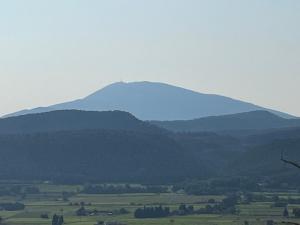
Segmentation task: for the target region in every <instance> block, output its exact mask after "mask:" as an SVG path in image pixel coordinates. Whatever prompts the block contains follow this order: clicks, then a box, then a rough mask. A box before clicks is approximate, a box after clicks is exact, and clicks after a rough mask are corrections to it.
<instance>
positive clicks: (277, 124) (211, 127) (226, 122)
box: [151, 111, 300, 132]
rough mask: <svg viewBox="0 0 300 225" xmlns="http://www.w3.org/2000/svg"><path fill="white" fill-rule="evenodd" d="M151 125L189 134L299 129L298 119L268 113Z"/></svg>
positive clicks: (255, 112)
mask: <svg viewBox="0 0 300 225" xmlns="http://www.w3.org/2000/svg"><path fill="white" fill-rule="evenodd" d="M151 123H152V124H155V125H157V126H160V127H163V128H166V129H169V130H172V131H189V132H198V131H225V130H265V129H273V128H288V127H297V126H299V127H300V119H285V118H282V117H279V116H277V115H275V114H272V113H270V112H268V111H252V112H245V113H237V114H231V115H224V116H210V117H205V118H200V119H194V120H177V121H151Z"/></svg>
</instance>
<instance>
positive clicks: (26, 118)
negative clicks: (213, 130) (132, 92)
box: [0, 110, 162, 134]
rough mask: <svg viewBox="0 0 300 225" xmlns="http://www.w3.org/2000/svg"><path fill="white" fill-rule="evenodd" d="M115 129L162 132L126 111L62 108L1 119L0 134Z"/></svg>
mask: <svg viewBox="0 0 300 225" xmlns="http://www.w3.org/2000/svg"><path fill="white" fill-rule="evenodd" d="M86 129H112V130H131V131H141V132H155V133H157V132H161V131H162V130H161V129H159V128H157V127H156V126H154V125H151V124H149V123H147V122H143V121H141V120H138V119H137V118H135V117H134V116H133V115H131V114H130V113H127V112H123V111H104V112H96V111H79V110H61V111H52V112H46V113H38V114H28V115H23V116H17V117H9V118H4V119H0V134H27V133H36V132H53V131H62V130H73V131H74V130H86Z"/></svg>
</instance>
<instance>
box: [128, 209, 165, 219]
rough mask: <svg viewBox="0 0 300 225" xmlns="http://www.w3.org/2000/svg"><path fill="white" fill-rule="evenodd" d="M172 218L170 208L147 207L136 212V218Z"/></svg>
mask: <svg viewBox="0 0 300 225" xmlns="http://www.w3.org/2000/svg"><path fill="white" fill-rule="evenodd" d="M167 216H170V208H169V207H162V206H157V207H146V206H144V208H138V209H137V210H135V212H134V217H135V218H139V219H141V218H161V217H167Z"/></svg>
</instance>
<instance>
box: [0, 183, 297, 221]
mask: <svg viewBox="0 0 300 225" xmlns="http://www.w3.org/2000/svg"><path fill="white" fill-rule="evenodd" d="M39 188H40V191H41V193H40V194H31V195H26V197H25V198H23V199H22V200H20V197H19V196H2V197H0V202H2V203H3V202H16V201H20V202H22V203H24V204H25V206H26V208H25V209H24V210H22V211H13V212H9V211H0V216H1V217H2V218H3V219H4V221H3V224H10V225H25V224H27V225H38V224H41V225H42V224H51V216H52V215H53V214H55V213H56V214H59V215H61V214H63V215H64V219H65V223H66V224H74V225H80V224H82V225H93V224H96V223H97V221H118V222H122V223H125V224H128V225H166V224H176V225H235V224H244V221H245V220H247V221H249V224H253V225H260V224H266V221H267V220H269V219H272V220H274V221H277V222H281V221H283V220H284V221H296V222H300V219H298V220H297V219H295V218H293V217H292V216H291V218H290V219H288V220H287V219H284V218H283V217H282V212H283V208H281V207H272V202H255V203H251V204H240V205H238V206H237V208H238V209H239V214H238V215H206V214H202V215H188V216H171V217H167V218H159V219H135V218H134V216H133V212H134V211H135V209H136V208H138V207H142V206H144V205H149V206H150V205H151V206H152V205H163V206H168V207H170V208H171V209H176V208H178V206H179V205H180V204H181V203H185V204H192V205H193V206H194V207H195V208H196V209H197V208H202V207H205V205H206V204H207V201H208V200H209V199H215V200H216V201H221V200H222V199H223V198H224V196H192V195H186V194H184V193H165V194H151V193H143V194H107V195H104V194H94V195H88V194H75V195H74V196H73V197H70V198H69V200H68V201H63V199H62V198H61V196H62V195H61V193H62V191H77V190H79V189H80V186H66V185H64V186H63V185H50V184H42V185H39ZM264 194H266V195H268V194H274V193H264ZM276 194H278V195H280V196H282V197H290V196H293V197H295V198H297V197H298V198H300V194H298V193H297V192H281V193H276ZM80 202H85V203H86V204H87V206H85V208H87V209H91V210H92V209H97V210H100V211H114V210H119V209H121V208H125V209H126V210H128V211H129V212H130V213H128V214H122V215H117V214H116V215H114V214H113V215H108V214H105V213H103V214H102V215H96V216H84V217H78V216H76V214H75V212H76V210H77V209H79V208H80V206H78V205H77V203H80ZM70 203H72V204H70ZM293 207H297V205H289V211H290V215H292V209H293ZM43 213H47V214H48V215H49V217H50V219H42V218H40V215H41V214H43Z"/></svg>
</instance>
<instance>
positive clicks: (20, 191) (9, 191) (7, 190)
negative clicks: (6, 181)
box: [0, 185, 40, 196]
mask: <svg viewBox="0 0 300 225" xmlns="http://www.w3.org/2000/svg"><path fill="white" fill-rule="evenodd" d="M39 193H40V189H39V188H38V187H36V186H22V185H11V186H10V185H5V186H0V196H17V195H21V196H23V195H26V194H39Z"/></svg>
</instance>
